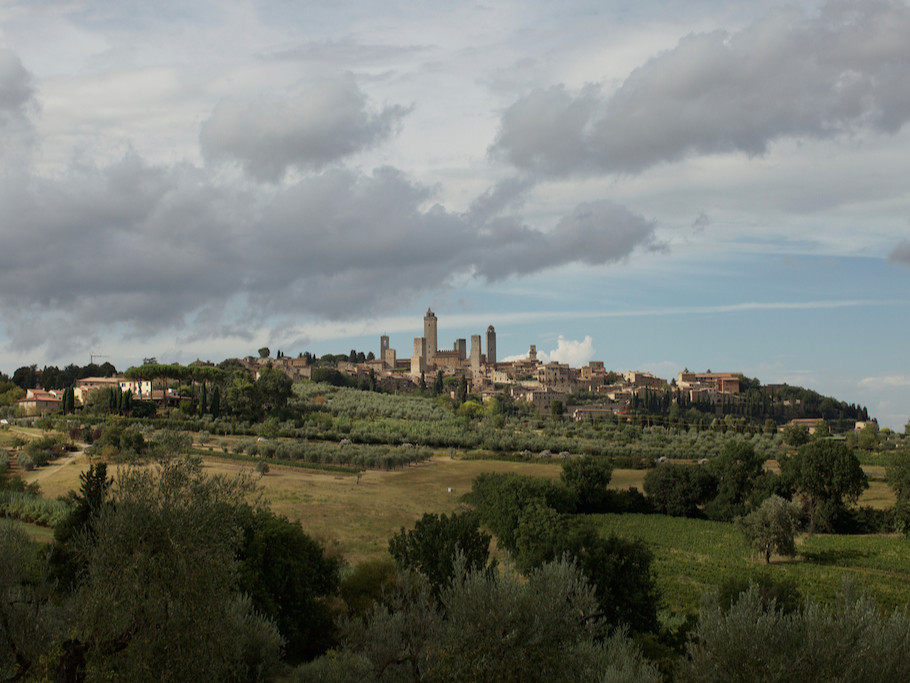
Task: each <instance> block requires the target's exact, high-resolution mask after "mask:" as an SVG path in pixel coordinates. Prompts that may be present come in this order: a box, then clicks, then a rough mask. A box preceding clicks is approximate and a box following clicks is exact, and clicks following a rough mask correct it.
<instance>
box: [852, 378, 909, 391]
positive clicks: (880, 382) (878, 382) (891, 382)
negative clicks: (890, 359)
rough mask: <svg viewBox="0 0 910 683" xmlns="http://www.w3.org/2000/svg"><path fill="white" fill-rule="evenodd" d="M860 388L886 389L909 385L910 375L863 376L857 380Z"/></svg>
mask: <svg viewBox="0 0 910 683" xmlns="http://www.w3.org/2000/svg"><path fill="white" fill-rule="evenodd" d="M859 386H860V388H862V389H886V388H897V387H910V377H907V376H906V375H884V376H881V377H865V378H864V379H861V380H860V381H859Z"/></svg>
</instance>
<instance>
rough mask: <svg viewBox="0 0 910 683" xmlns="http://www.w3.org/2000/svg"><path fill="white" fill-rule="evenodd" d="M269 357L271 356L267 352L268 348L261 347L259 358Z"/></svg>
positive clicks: (270, 353)
mask: <svg viewBox="0 0 910 683" xmlns="http://www.w3.org/2000/svg"><path fill="white" fill-rule="evenodd" d="M271 355H272V352H271V351H270V350H269V347H268V346H263V347H262V348H261V349H259V357H260V358H268V357H269V356H271Z"/></svg>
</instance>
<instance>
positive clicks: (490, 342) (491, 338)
mask: <svg viewBox="0 0 910 683" xmlns="http://www.w3.org/2000/svg"><path fill="white" fill-rule="evenodd" d="M487 363H489V364H490V365H493V364H494V363H496V330H494V329H493V326H492V325H490V326H489V327H488V328H487Z"/></svg>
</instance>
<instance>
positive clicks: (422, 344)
mask: <svg viewBox="0 0 910 683" xmlns="http://www.w3.org/2000/svg"><path fill="white" fill-rule="evenodd" d="M426 369H427V363H426V339H424V338H423V337H414V355H413V356H411V376H412V377H420V373H421V372H424V371H425V370H426Z"/></svg>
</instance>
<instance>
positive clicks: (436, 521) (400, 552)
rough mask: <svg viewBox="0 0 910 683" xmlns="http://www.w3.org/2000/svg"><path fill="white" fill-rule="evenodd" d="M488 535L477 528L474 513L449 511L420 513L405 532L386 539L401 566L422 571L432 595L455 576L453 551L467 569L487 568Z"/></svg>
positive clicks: (488, 553)
mask: <svg viewBox="0 0 910 683" xmlns="http://www.w3.org/2000/svg"><path fill="white" fill-rule="evenodd" d="M490 538H491V537H490V535H489V534H487V533H485V532H483V531H481V530H480V520H479V517H478V515H477V514H476V513H474V512H463V513H453V514H452V515H451V516H450V517H447V516H446V515H444V514H443V515H436V514H430V513H424V515H423V517H421V518H420V519H419V520H417V522H416V523H415V524H414V528H413V529H411V530H410V531H405V529H404V527H402V528H401V531H399V532H398V533H397V534H395V535H394V536H392V538H391V539H389V554H390V555H391V556H392V558H393V559H394V560H395V562H396V564H397V565H398V566H399V567H400V568H401V569H407V570H410V571H413V572H417V573H419V574H423V575H424V576H426V577H427V580H428V581H429V582H430V587H431V589H432V591H433V593H434V595H437V596H438V595H439V594H440V592H441V591H442V590H443V588H445V587H446V585H447V584H448V583H449V582H450V581H451V580H452V578H453V577H454V576H455V565H454V559H455V556H456V554H457V553H460V554H461V556H462V557H463V558H464V563H465V569H466V570H468V571H474V570H483V569H488V568H491V567H492V566H493V565H490V564H489V559H490Z"/></svg>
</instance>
